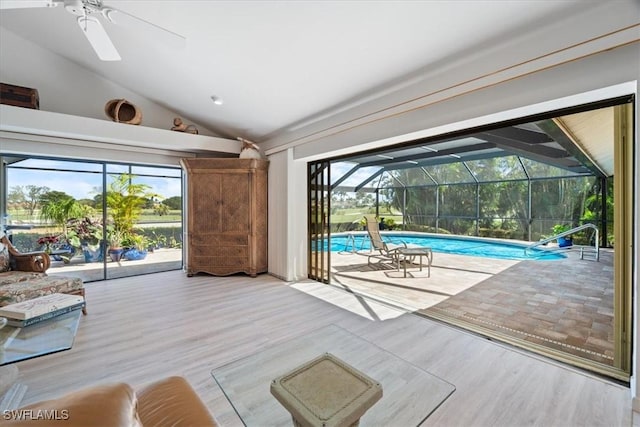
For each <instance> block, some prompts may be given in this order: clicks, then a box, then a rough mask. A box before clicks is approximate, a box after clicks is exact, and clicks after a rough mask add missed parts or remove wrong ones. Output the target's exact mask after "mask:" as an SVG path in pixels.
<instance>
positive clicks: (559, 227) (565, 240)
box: [551, 224, 573, 248]
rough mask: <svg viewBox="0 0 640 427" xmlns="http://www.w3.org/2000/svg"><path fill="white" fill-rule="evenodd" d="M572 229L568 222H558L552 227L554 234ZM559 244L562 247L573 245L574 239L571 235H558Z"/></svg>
mask: <svg viewBox="0 0 640 427" xmlns="http://www.w3.org/2000/svg"><path fill="white" fill-rule="evenodd" d="M570 229H571V227H570V226H568V225H566V224H556V225H554V226H553V227H552V228H551V232H552V233H553V235H554V236H555V235H557V234H562V233H564V232H565V231H569V230H570ZM557 240H558V246H559V247H561V248H566V247H569V246H572V245H573V239H572V238H571V237H570V236H564V237H558V239H557Z"/></svg>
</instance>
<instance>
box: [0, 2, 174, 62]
mask: <svg viewBox="0 0 640 427" xmlns="http://www.w3.org/2000/svg"><path fill="white" fill-rule="evenodd" d="M59 4H62V5H64V8H65V9H66V10H67V11H68V12H69V13H71V14H73V15H76V16H77V19H76V21H77V23H78V26H79V27H80V29H81V30H82V32H83V34H84V35H85V36H86V37H87V40H88V41H89V43H90V44H91V47H93V50H95V52H96V54H97V55H98V58H100V59H101V60H103V61H120V59H121V58H120V54H119V53H118V50H117V49H116V47H115V46H114V45H113V42H112V41H111V38H109V35H108V34H107V32H106V31H105V29H104V27H103V26H102V23H101V22H100V19H98V17H99V16H101V17H102V18H103V19H105V20H106V21H107V22H111V23H113V24H116V25H122V26H127V27H132V28H135V29H137V30H143V31H144V32H145V33H147V35H149V36H150V37H153V38H154V39H155V40H156V41H158V42H159V43H161V44H163V45H170V46H174V47H182V46H184V42H185V38H184V37H182V36H181V35H179V34H176V33H173V32H171V31H169V30H167V29H164V28H162V27H158V26H157V25H154V24H152V23H150V22H147V21H144V20H142V19H140V18H137V17H135V16H133V15H130V14H128V13H126V12H123V11H121V10H119V9H116V8H114V7H111V6H107V5H104V4H103V3H102V0H0V9H26V8H42V7H56V6H58V5H59Z"/></svg>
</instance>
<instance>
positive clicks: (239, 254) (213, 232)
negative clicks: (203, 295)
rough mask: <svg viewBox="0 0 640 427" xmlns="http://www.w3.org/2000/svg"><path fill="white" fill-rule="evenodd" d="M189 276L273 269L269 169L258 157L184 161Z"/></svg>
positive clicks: (252, 274) (256, 271)
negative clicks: (269, 257) (270, 260)
mask: <svg viewBox="0 0 640 427" xmlns="http://www.w3.org/2000/svg"><path fill="white" fill-rule="evenodd" d="M181 163H182V167H183V168H184V170H185V172H186V185H187V192H186V197H187V200H186V207H187V221H186V226H187V229H186V230H185V233H186V238H185V244H186V270H187V275H188V276H193V275H194V274H196V273H209V274H213V275H217V276H224V275H228V274H233V273H240V272H244V273H247V274H249V275H251V276H252V277H255V276H256V275H257V274H258V273H264V272H266V271H267V170H268V167H269V162H268V161H267V160H257V159H235V158H234V159H211V158H197V159H182V161H181Z"/></svg>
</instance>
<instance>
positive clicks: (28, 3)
mask: <svg viewBox="0 0 640 427" xmlns="http://www.w3.org/2000/svg"><path fill="white" fill-rule="evenodd" d="M56 5H57V4H56V2H54V1H53V0H0V9H27V8H32V7H55V6H56Z"/></svg>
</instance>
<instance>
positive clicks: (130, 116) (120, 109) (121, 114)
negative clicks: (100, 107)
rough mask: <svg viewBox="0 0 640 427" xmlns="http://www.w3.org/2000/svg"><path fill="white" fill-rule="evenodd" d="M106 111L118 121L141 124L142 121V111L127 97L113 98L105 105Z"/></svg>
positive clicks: (112, 118)
mask: <svg viewBox="0 0 640 427" xmlns="http://www.w3.org/2000/svg"><path fill="white" fill-rule="evenodd" d="M104 112H105V113H106V114H107V116H108V117H109V118H110V119H111V120H113V121H114V122H117V123H127V124H130V125H139V124H140V123H141V122H142V112H141V111H140V110H139V109H138V107H136V106H135V105H133V104H132V103H130V102H129V101H127V100H126V99H112V100H111V101H109V102H107V104H106V105H105V106H104Z"/></svg>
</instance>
